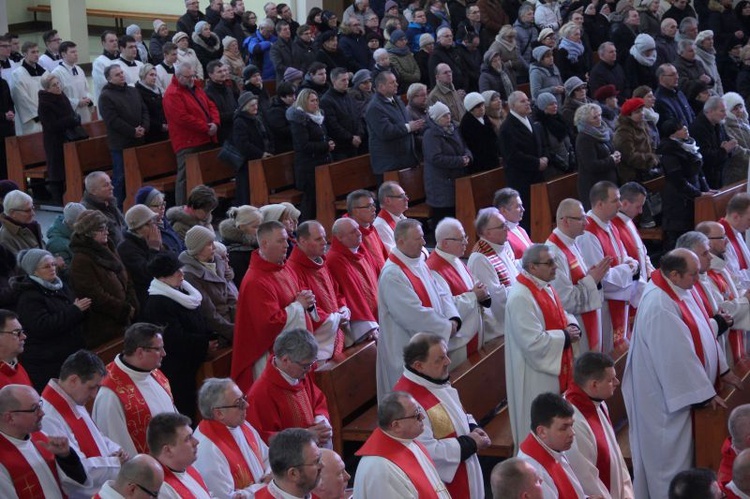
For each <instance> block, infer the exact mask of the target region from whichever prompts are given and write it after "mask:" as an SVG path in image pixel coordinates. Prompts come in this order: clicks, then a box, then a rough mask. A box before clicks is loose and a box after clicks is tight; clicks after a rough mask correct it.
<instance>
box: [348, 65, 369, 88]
mask: <svg viewBox="0 0 750 499" xmlns="http://www.w3.org/2000/svg"><path fill="white" fill-rule="evenodd" d="M367 80H372V73H370V70H369V69H360V70H359V71H357V72H356V73H354V78H352V87H353V88H357V87H358V86H360V85H361V84H362V83H364V82H366V81H367Z"/></svg>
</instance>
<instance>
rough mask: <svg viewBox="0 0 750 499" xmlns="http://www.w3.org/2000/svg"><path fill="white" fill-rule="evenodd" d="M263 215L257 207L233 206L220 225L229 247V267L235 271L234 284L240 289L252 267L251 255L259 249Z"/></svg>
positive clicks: (223, 237)
mask: <svg viewBox="0 0 750 499" xmlns="http://www.w3.org/2000/svg"><path fill="white" fill-rule="evenodd" d="M262 223H263V213H262V212H261V211H260V210H259V209H258V208H256V207H255V206H250V205H244V206H233V207H231V208H229V210H227V218H226V219H225V220H222V222H221V223H220V224H219V234H220V235H221V239H222V242H223V243H224V245H225V246H226V247H227V256H228V257H229V266H230V267H232V270H234V284H235V286H237V289H240V285H241V284H242V278H243V277H245V272H247V268H248V266H249V265H250V254H251V253H252V252H253V251H254V250H256V249H258V227H260V224H262Z"/></svg>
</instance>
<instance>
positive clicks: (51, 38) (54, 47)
mask: <svg viewBox="0 0 750 499" xmlns="http://www.w3.org/2000/svg"><path fill="white" fill-rule="evenodd" d="M42 41H43V42H44V46H45V47H46V48H47V50H45V51H44V54H42V55H41V57H39V65H40V66H42V67H43V68H44V69H46V70H47V71H52V70H53V69H55V68H56V67H57V66H58V64H59V63H60V42H62V38H60V34H59V33H58V32H57V30H56V29H51V30H49V31H45V32H44V33H43V34H42Z"/></svg>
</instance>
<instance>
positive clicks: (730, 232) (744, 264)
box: [719, 218, 747, 270]
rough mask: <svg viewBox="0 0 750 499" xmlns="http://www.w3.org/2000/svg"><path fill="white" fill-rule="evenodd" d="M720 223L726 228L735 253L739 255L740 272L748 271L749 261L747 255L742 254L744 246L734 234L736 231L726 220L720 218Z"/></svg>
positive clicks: (725, 230)
mask: <svg viewBox="0 0 750 499" xmlns="http://www.w3.org/2000/svg"><path fill="white" fill-rule="evenodd" d="M719 223H720V224H721V225H722V226H723V227H724V232H725V233H726V235H727V238H728V239H729V242H730V243H731V244H732V248H734V252H735V253H736V254H737V263H739V266H740V270H747V260H745V253H743V252H742V245H741V243H740V242H739V241H738V240H737V234H735V233H734V229H733V228H732V226H731V225H729V222H727V219H726V218H720V219H719Z"/></svg>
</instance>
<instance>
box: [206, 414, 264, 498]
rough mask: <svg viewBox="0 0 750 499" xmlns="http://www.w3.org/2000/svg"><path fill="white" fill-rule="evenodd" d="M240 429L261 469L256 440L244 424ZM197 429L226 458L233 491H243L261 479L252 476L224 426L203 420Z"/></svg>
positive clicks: (236, 445) (260, 455) (261, 460)
mask: <svg viewBox="0 0 750 499" xmlns="http://www.w3.org/2000/svg"><path fill="white" fill-rule="evenodd" d="M240 428H241V429H242V435H243V436H244V437H245V440H247V443H248V445H250V448H251V449H252V451H253V454H255V457H256V459H258V462H259V463H260V465H261V467H262V466H263V456H262V454H261V452H260V445H259V444H258V440H257V439H256V438H255V435H254V434H253V432H252V430H250V428H249V427H248V426H247V425H246V424H241V425H240ZM198 429H199V430H200V431H201V433H203V434H204V435H205V436H206V438H208V439H209V440H210V441H211V442H213V443H214V444H215V445H216V447H218V448H219V450H220V451H221V453H222V454H223V455H224V457H225V458H227V462H228V463H229V466H230V469H231V472H232V480H234V489H235V490H240V489H244V488H246V487H247V486H249V485H252V484H254V483H257V482H258V480H260V478H261V477H256V476H253V473H252V471H250V467H249V466H248V465H247V461H246V460H245V457H244V456H243V455H242V451H241V450H240V446H239V445H238V444H237V441H236V440H235V439H234V437H233V436H232V434H231V433H230V432H229V429H228V428H227V427H226V425H224V424H222V423H219V422H217V421H213V420H208V419H204V420H202V421H201V422H200V423H199V424H198Z"/></svg>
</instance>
